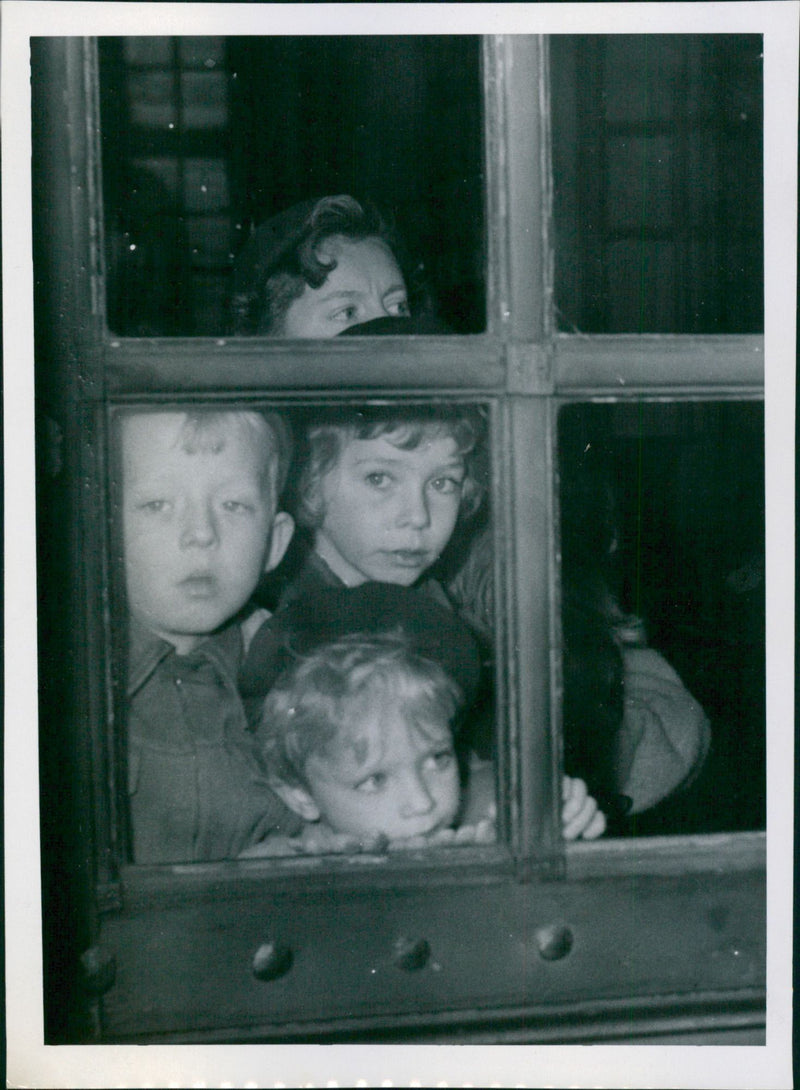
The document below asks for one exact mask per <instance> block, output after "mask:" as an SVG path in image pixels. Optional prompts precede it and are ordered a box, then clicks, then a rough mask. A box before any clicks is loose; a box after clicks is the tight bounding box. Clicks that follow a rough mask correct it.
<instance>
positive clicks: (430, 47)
mask: <svg viewBox="0 0 800 1090" xmlns="http://www.w3.org/2000/svg"><path fill="white" fill-rule="evenodd" d="M99 51H100V84H101V87H100V89H101V113H102V125H103V190H104V205H105V226H106V256H107V265H108V291H107V298H108V324H109V328H110V329H111V330H112V331H114V332H115V333H118V334H121V335H129V336H138V335H145V336H147V335H156V334H167V335H169V334H181V335H219V334H224V333H230V332H231V330H232V317H231V313H230V302H229V294H230V287H231V285H230V277H231V270H232V267H233V263H234V259H235V258H236V256H237V255H238V253H239V252H240V251H241V249H242V247H243V245H244V243H245V241H246V240H247V238H248V235H249V232H250V230H251V228H252V227H253V225H256V224H259V223H261V222H262V221H264V220H266V219H268V218H269V217H271V216H274V215H276V214H278V213H280V212H283V211H284V210H286V209H287V208H289V207H291V206H294V205H295V204H296V203H297V202H299V201H304V200H308V199H310V198H318V197H322V196H324V195H326V194H342V193H347V194H352V195H353V196H355V197H356V198H357V199H359V200H360V201H362V202H364V201H369V202H372V203H373V204H374V205H376V206H377V207H378V209H379V210H380V212H381V213H382V214H383V216H384V218H385V219H387V220H388V221H389V222H390V223H391V224H392V225H393V226H394V227H395V228H396V233H397V235H398V236H399V237H400V239H401V240H402V251H400V250H398V251H397V252H398V255H399V256H400V257H401V258H402V260H401V261H400V264H401V267H402V271H403V273H404V276H405V279H406V283H407V287H408V289H409V293H410V295H411V302H412V306H413V308H415V309H416V310H417V311H420V312H421V311H425V310H426V309H430V308H431V307H435V308H436V310H437V312H438V314H439V316H440V318H441V319H443V320H444V321H445V322H446V323H447V324H448V325H449V326H450V327H451V328H452V329H453V330H454V331H456V332H476V331H480V330H482V329H483V328H484V326H485V310H486V302H485V295H486V285H485V270H484V266H485V260H484V227H483V208H484V195H483V164H482V140H481V99H480V95H481V86H480V71H479V56H480V49H479V39H478V38H477V37H474V36H473V37H441V36H427V37H392V38H384V37H352V38H351V37H342V38H332V37H314V38H304V37H292V38H283V37H263V38H252V37H233V38H211V37H209V38H101V39H100V41H99Z"/></svg>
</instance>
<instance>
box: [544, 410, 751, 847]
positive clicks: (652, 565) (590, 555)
mask: <svg viewBox="0 0 800 1090" xmlns="http://www.w3.org/2000/svg"><path fill="white" fill-rule="evenodd" d="M559 464H560V478H561V496H562V535H563V539H564V547H565V553H566V550H567V548H570V547H571V550H572V555H573V556H574V555H575V552H576V548H577V551H578V553H579V556H578V561H579V563H581V564H585V565H587V566H588V567H589V568H590V569H591V570H594V571H596V572H598V573H599V574H600V575H601V576H602V577H603V578H604V579H605V580H606V582H607V584H608V586H609V588H610V589H611V590H612V592H613V593H614V594H615V595H616V596H617V598H618V600H619V602H620V604H621V606H622V608H623V610H624V611H625V612H628V613H634V614H637V615H638V616H640V617H641V618H642V619H643V621H644V623H645V628H646V632H647V638H648V641H649V644H650V646H652V647H654V648H655V649H656V650H658V651H660V652H661V653H662V654H663V655H664V656H665V657H666V659H667V660H668V661H669V662H670V663H671V665H672V666H674V667H675V669H676V670H677V671H678V673H679V675H680V676H681V678H682V680H683V682H684V684H685V685H686V687H687V688H688V689H689V691H690V692H691V693H692V695H693V696H694V697H695V698H696V699H697V700H698V701H699V702H700V703H701V705H702V706H703V708H704V710H705V712H706V714H707V716H708V718H709V720H710V722H711V731H712V744H711V752H710V755H709V758H708V761H707V762H706V765H705V768H704V770H703V773H702V775H701V776H700V778H699V779H698V781H697V782H696V783H695V784H694V786H693V787H692V788H691V789H690V790H689V792H688V793H685V794H682V795H678V796H676V797H675V798H674V799H672V800H669V801H667V802H665V803H663V804H662V805H661V806H660V807H656V808H655V809H654V810H651V811H649V812H647V813H645V814H642V815H641V816H640V817H639V818H638V819H636V821H635V822H634V823H633V824H632V826H631V827H630V828H628V829H626V830H625V831H626V832H629V833H630V832H636V833H639V834H647V835H657V834H659V833H676V832H713V831H719V830H737V829H760V828H764V824H765V821H766V801H765V800H766V748H765V737H766V736H765V721H766V707H765V683H766V682H765V668H766V653H765V630H764V618H765V589H764V570H765V548H764V542H765V524H764V408H763V404H762V403H761V402H755V401H752V402H674V403H672V404H652V403H651V404H647V403H645V404H638V405H625V404H618V405H609V404H581V405H572V406H568V407H565V408H563V409H562V410H561V412H560V415H559Z"/></svg>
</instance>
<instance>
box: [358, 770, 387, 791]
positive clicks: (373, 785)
mask: <svg viewBox="0 0 800 1090" xmlns="http://www.w3.org/2000/svg"><path fill="white" fill-rule="evenodd" d="M386 780H387V776H386V773H385V772H373V773H372V775H371V776H367V778H366V779H365V780H362V781H361V782H360V783H357V784H356V791H361V792H363V793H364V794H365V795H376V794H377V793H378V792H379V791H381V790H382V789H383V788H384V787H385V786H386Z"/></svg>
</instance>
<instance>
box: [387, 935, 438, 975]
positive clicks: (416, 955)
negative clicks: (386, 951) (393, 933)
mask: <svg viewBox="0 0 800 1090" xmlns="http://www.w3.org/2000/svg"><path fill="white" fill-rule="evenodd" d="M392 955H393V957H392V960H393V961H394V964H395V965H396V966H397V968H398V969H405V970H406V972H414V971H415V970H416V969H424V968H425V966H426V965H427V964H428V962H429V960H430V956H431V947H430V943H429V942H428V940H427V939H409V938H406V937H404V936H403V937H401V938H399V939H395V941H394V944H393V948H392Z"/></svg>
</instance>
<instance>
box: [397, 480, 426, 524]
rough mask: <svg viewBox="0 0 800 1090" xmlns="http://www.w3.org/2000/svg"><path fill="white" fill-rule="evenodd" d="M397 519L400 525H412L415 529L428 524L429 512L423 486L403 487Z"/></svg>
mask: <svg viewBox="0 0 800 1090" xmlns="http://www.w3.org/2000/svg"><path fill="white" fill-rule="evenodd" d="M398 521H399V522H400V524H401V525H404V526H413V527H415V528H417V529H423V528H424V527H425V526H427V525H428V523H429V522H430V512H429V510H428V500H427V497H426V495H425V489H424V488H421V487H418V486H416V485H410V486H409V487H408V488H406V489H405V491H404V492H403V495H402V497H401V501H400V516H399V520H398Z"/></svg>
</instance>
